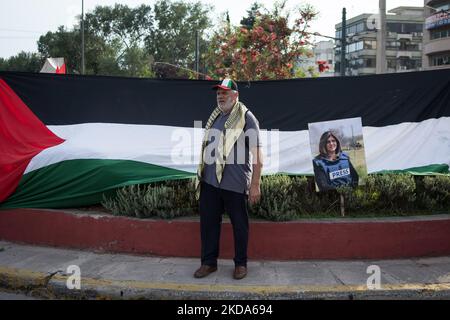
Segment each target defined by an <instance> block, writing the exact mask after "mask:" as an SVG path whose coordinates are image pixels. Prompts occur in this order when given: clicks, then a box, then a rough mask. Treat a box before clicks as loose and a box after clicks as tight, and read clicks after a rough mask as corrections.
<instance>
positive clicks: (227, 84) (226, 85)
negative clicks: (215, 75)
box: [213, 78, 238, 91]
mask: <svg viewBox="0 0 450 320" xmlns="http://www.w3.org/2000/svg"><path fill="white" fill-rule="evenodd" d="M219 88H221V89H223V90H234V91H238V86H237V84H236V82H235V81H234V80H231V79H229V78H226V79H223V80H222V82H221V83H219V84H216V85H215V86H214V87H213V90H217V89H219Z"/></svg>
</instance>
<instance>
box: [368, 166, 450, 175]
mask: <svg viewBox="0 0 450 320" xmlns="http://www.w3.org/2000/svg"><path fill="white" fill-rule="evenodd" d="M373 173H374V174H378V173H380V174H382V173H408V174H412V175H416V176H427V175H440V174H443V175H448V174H450V170H449V166H448V164H431V165H429V166H423V167H415V168H409V169H402V170H382V171H377V172H373Z"/></svg>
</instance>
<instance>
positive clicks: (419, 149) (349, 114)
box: [0, 70, 450, 208]
mask: <svg viewBox="0 0 450 320" xmlns="http://www.w3.org/2000/svg"><path fill="white" fill-rule="evenodd" d="M217 83H218V81H195V80H155V79H136V78H117V77H100V76H72V75H64V76H63V75H55V74H31V73H14V72H0V127H1V130H0V202H1V203H0V207H3V208H12V207H35V208H38V207H47V208H62V207H77V206H86V205H90V204H95V203H99V202H100V201H101V200H102V196H103V194H104V193H106V192H112V191H114V189H115V188H117V187H121V186H125V185H131V184H138V183H148V182H153V181H162V180H173V179H184V178H190V177H193V176H194V175H195V172H196V168H197V163H198V160H199V154H200V145H201V139H202V135H203V130H202V129H201V128H199V127H197V128H196V127H195V124H194V121H196V120H197V121H202V122H203V123H202V126H203V127H204V125H205V122H206V120H207V119H208V116H209V114H210V112H211V111H212V110H213V108H214V107H215V103H216V102H215V101H216V97H215V92H214V91H213V90H211V87H212V86H213V85H215V84H217ZM238 85H239V92H240V100H241V101H243V102H244V103H245V104H246V105H247V107H248V108H249V109H250V110H251V111H252V112H253V113H254V114H255V116H256V117H257V118H258V120H259V123H260V127H261V129H262V132H261V140H262V144H263V148H264V154H265V166H264V171H263V173H264V174H273V173H286V174H291V175H312V174H313V168H312V161H311V160H312V159H311V154H310V145H309V136H308V131H307V130H308V123H313V122H321V121H328V120H337V119H347V118H355V117H361V118H362V123H363V133H364V144H365V153H366V161H367V168H368V172H369V173H378V172H409V173H412V174H449V164H450V70H439V71H426V72H413V73H399V74H387V75H377V76H364V77H347V78H319V79H298V80H284V81H259V82H241V83H238Z"/></svg>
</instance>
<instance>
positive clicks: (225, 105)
mask: <svg viewBox="0 0 450 320" xmlns="http://www.w3.org/2000/svg"><path fill="white" fill-rule="evenodd" d="M217 105H218V107H219V109H220V110H222V112H229V111H230V110H231V109H232V108H233V98H228V99H227V100H226V101H225V102H223V103H219V102H218V103H217Z"/></svg>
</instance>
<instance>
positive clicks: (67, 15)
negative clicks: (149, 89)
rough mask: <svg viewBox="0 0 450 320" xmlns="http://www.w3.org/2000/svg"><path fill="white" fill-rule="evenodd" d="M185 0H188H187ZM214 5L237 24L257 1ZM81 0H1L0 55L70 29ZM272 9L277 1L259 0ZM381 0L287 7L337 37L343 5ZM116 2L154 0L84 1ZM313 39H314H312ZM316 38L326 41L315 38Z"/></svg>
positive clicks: (408, 1) (415, 2)
mask: <svg viewBox="0 0 450 320" xmlns="http://www.w3.org/2000/svg"><path fill="white" fill-rule="evenodd" d="M185 1H186V0H185ZM199 1H201V2H203V3H205V4H210V5H213V6H214V10H213V11H212V14H211V18H212V19H213V22H217V21H219V17H220V15H221V14H222V13H224V12H225V11H227V10H228V11H229V14H230V19H231V23H232V24H238V23H239V21H240V20H241V18H242V17H243V16H245V15H246V11H247V10H248V9H249V8H250V6H251V4H252V3H253V2H255V0H238V1H235V0H227V1H223V0H221V1H213V0H199ZM81 2H82V1H81V0H0V57H1V58H8V57H10V56H13V55H16V54H18V53H19V52H21V51H26V52H37V44H36V42H37V40H38V39H39V36H40V35H42V34H44V33H46V32H47V31H55V30H56V29H57V28H58V27H59V26H61V25H64V26H66V27H69V28H71V27H72V26H73V25H74V24H75V23H76V19H75V18H76V16H77V15H80V14H81ZM258 2H259V3H262V4H264V5H265V7H266V8H269V9H270V8H271V7H272V4H273V2H274V1H268V0H259V1H258ZM378 2H379V1H378V0H304V1H298V0H297V1H296V0H288V2H287V6H288V9H293V8H295V7H297V6H299V5H302V4H305V3H309V4H312V5H313V6H314V7H315V9H316V10H317V11H319V15H318V17H317V19H316V21H314V22H313V23H312V24H311V28H310V31H311V32H318V33H320V34H323V35H327V36H334V34H335V32H334V26H335V24H337V23H339V22H340V20H341V17H342V8H344V7H345V8H346V9H347V19H349V18H352V17H354V16H356V15H359V14H362V13H377V11H378ZM386 2H387V4H386V7H387V10H390V9H393V8H395V7H398V6H423V3H424V1H423V0H387V1H386ZM115 3H121V4H126V5H128V6H130V7H136V6H138V5H140V4H147V5H153V4H154V3H155V0H122V1H119V0H84V10H85V12H86V11H92V10H93V9H94V8H95V7H96V6H99V5H101V6H113V5H114V4H115ZM313 40H314V39H313ZM315 40H317V41H320V40H326V39H324V38H319V37H316V39H315Z"/></svg>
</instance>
